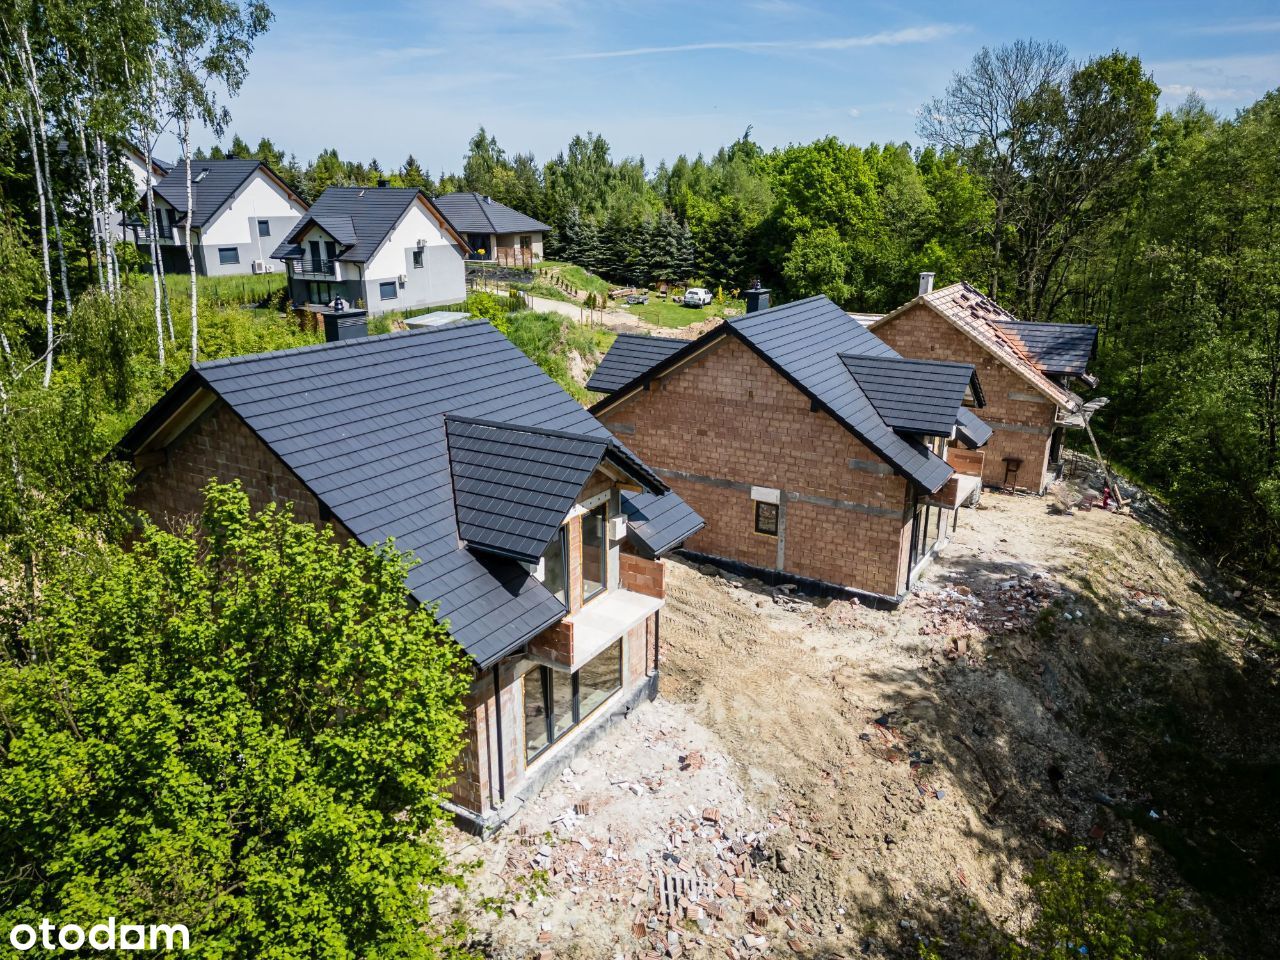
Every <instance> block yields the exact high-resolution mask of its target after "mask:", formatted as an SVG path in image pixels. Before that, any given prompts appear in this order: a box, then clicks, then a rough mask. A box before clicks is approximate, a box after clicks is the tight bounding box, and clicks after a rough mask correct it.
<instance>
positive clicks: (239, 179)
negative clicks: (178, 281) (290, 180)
mask: <svg viewBox="0 0 1280 960" xmlns="http://www.w3.org/2000/svg"><path fill="white" fill-rule="evenodd" d="M161 169H162V168H160V167H159V166H157V167H155V168H154V170H155V174H154V175H157V176H160V179H159V180H158V181H157V182H156V184H155V194H156V239H157V241H158V245H159V247H160V255H161V262H162V266H163V267H164V269H165V270H166V271H169V272H175V273H181V272H185V271H186V270H187V269H188V263H187V255H186V249H185V242H186V241H185V231H187V230H188V229H190V231H191V238H192V247H193V252H194V255H195V261H196V270H197V271H198V272H199V273H200V274H202V275H206V276H216V275H226V274H244V273H271V272H275V271H277V270H283V265H282V264H281V263H280V262H279V260H278V259H275V258H274V257H273V251H274V250H275V247H276V244H277V243H278V242H279V238H280V237H282V236H284V235H285V234H286V233H287V232H288V231H289V230H290V229H292V228H293V226H294V224H296V223H297V222H298V218H299V217H301V216H302V215H303V214H305V213H306V211H307V205H306V203H305V202H304V201H303V200H302V198H301V197H299V196H298V195H297V194H296V193H294V192H293V191H292V190H290V189H289V187H288V186H287V185H286V184H285V182H284V181H283V180H281V179H280V177H279V176H278V175H277V174H276V173H275V172H274V171H273V170H272V169H271V168H270V167H268V166H267V165H266V164H265V163H261V162H259V161H257V160H234V159H232V160H193V161H192V163H191V200H192V202H191V209H190V210H188V208H187V179H186V167H185V164H182V163H178V164H175V165H174V166H173V167H171V168H169V170H168V172H167V173H163V174H161V173H160V170H161ZM139 202H140V209H142V210H145V209H146V195H145V186H143V187H142V196H141V197H140V201H139ZM135 230H137V231H138V232H137V233H136V235H135V239H136V241H137V242H138V243H139V245H140V246H141V247H142V249H143V251H144V253H145V252H148V250H149V244H148V242H147V237H146V226H145V224H142V223H141V222H137V223H135Z"/></svg>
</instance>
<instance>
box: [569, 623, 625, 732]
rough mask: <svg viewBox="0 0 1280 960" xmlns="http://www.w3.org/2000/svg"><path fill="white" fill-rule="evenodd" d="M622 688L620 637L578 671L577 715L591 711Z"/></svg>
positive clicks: (587, 713)
mask: <svg viewBox="0 0 1280 960" xmlns="http://www.w3.org/2000/svg"><path fill="white" fill-rule="evenodd" d="M621 689H622V638H621V637H619V638H618V639H617V640H615V641H613V643H612V644H611V645H610V646H609V647H608V648H607V649H605V651H604V652H603V653H601V654H600V655H599V656H598V657H596V658H595V659H593V660H592V661H591V662H590V663H588V664H586V665H585V666H583V668H582V669H581V670H579V671H578V715H579V716H582V717H586V716H589V715H590V713H591V711H593V710H595V708H596V707H598V706H600V704H602V703H604V702H605V701H606V700H608V699H609V697H611V696H612V695H613V694H614V693H616V692H617V691H619V690H621Z"/></svg>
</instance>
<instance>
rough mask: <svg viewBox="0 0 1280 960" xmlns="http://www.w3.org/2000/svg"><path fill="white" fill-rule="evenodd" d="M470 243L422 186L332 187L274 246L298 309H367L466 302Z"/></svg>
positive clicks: (378, 310) (373, 312)
mask: <svg viewBox="0 0 1280 960" xmlns="http://www.w3.org/2000/svg"><path fill="white" fill-rule="evenodd" d="M466 253H467V247H466V244H465V242H464V241H463V239H462V237H461V236H459V235H458V232H457V231H456V230H454V229H453V227H451V226H450V225H449V222H448V221H447V220H446V219H445V218H444V215H443V214H442V213H441V212H440V211H439V210H438V209H437V208H436V206H435V204H434V203H432V201H431V199H430V198H429V197H428V196H427V195H426V194H425V193H423V192H422V191H421V190H418V189H415V188H412V187H389V186H385V181H384V185H379V186H377V187H330V188H329V189H327V190H326V191H325V192H324V193H322V194H321V195H320V197H319V199H318V200H316V202H315V203H314V204H313V205H312V207H311V209H310V211H308V213H307V216H306V217H304V218H303V219H302V220H300V221H299V222H298V223H297V224H296V225H295V227H294V229H293V230H291V231H290V232H289V233H288V235H286V236H285V237H284V238H283V240H282V242H281V243H280V245H279V246H278V247H277V248H276V249H275V252H274V254H273V256H275V257H278V258H280V259H281V260H284V261H285V263H286V264H288V270H289V297H290V299H291V300H292V301H293V303H294V306H297V307H302V306H304V305H307V304H327V303H330V302H332V301H333V299H334V298H335V297H339V296H340V297H342V298H343V299H344V300H346V301H347V302H348V303H349V304H354V305H356V306H359V307H362V308H364V309H367V310H368V311H369V313H370V314H378V313H386V312H387V311H389V310H412V309H416V308H420V307H435V306H439V305H441V304H447V303H461V302H462V301H463V300H465V299H466V296H467V278H466V265H465V262H464V259H465V257H466Z"/></svg>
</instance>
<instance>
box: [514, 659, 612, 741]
mask: <svg viewBox="0 0 1280 960" xmlns="http://www.w3.org/2000/svg"><path fill="white" fill-rule="evenodd" d="M523 682H524V739H525V761H526V763H532V762H533V761H534V760H535V759H536V758H537V757H538V756H540V755H541V754H542V753H543V752H544V751H545V750H546V749H547V748H548V747H550V746H551V745H552V744H554V743H557V742H558V741H560V740H562V739H563V738H564V736H565V735H566V734H567V733H569V732H570V731H571V730H573V728H574V727H576V726H577V725H578V724H580V723H582V721H583V720H585V719H587V718H588V717H590V716H591V714H592V713H594V712H595V711H596V710H598V709H599V708H600V707H601V706H602V705H603V704H604V703H605V701H607V700H608V699H609V698H610V697H612V696H613V695H614V694H615V693H617V692H618V691H619V690H621V689H622V638H621V637H619V638H618V639H617V640H615V641H613V643H611V644H610V645H609V646H608V647H606V648H605V649H604V650H603V651H601V652H600V653H599V654H598V655H597V656H595V657H593V658H592V659H591V660H590V661H588V662H587V663H586V664H584V665H583V666H582V668H581V669H580V670H578V671H576V672H575V673H565V672H564V671H562V670H553V669H551V668H550V667H545V666H537V667H534V668H533V669H532V670H530V671H529V672H528V673H526V674H525V675H524V677H523Z"/></svg>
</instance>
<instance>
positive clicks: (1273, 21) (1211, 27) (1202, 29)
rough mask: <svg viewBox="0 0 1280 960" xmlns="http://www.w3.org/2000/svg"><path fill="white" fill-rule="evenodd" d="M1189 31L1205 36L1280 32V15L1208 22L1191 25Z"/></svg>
mask: <svg viewBox="0 0 1280 960" xmlns="http://www.w3.org/2000/svg"><path fill="white" fill-rule="evenodd" d="M1187 32H1188V33H1198V34H1202V35H1204V36H1221V35H1227V34H1237V33H1242V34H1247V33H1280V17H1268V18H1262V19H1257V20H1226V21H1223V22H1222V23H1206V24H1203V25H1200V26H1195V27H1191V28H1190V29H1189V30H1188V31H1187Z"/></svg>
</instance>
